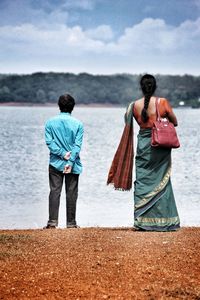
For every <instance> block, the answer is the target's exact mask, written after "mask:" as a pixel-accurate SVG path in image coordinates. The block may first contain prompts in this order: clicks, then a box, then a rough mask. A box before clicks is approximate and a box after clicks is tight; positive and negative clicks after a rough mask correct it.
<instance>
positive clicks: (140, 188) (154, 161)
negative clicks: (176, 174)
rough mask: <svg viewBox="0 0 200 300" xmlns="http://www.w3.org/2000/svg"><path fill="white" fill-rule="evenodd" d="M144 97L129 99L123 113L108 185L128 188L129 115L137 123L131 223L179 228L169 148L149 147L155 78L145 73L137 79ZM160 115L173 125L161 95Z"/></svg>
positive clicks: (130, 163)
mask: <svg viewBox="0 0 200 300" xmlns="http://www.w3.org/2000/svg"><path fill="white" fill-rule="evenodd" d="M140 85H141V89H142V92H143V94H144V97H143V98H141V99H139V100H137V101H135V102H132V103H131V104H130V105H129V107H128V109H127V112H126V114H125V122H126V125H125V128H124V132H123V135H122V138H121V141H120V144H119V147H118V149H117V152H116V154H115V157H114V159H113V162H112V165H111V168H110V171H109V175H108V182H107V183H108V184H109V183H113V184H114V187H115V188H116V189H122V190H130V189H131V185H132V167H133V117H134V118H135V120H136V122H137V123H138V125H139V126H140V131H139V134H138V140H137V151H136V157H135V169H136V179H135V182H134V226H135V228H137V229H139V230H154V231H172V230H176V229H178V228H179V227H180V220H179V216H178V212H177V208H176V203H175V199H174V194H173V190H172V184H171V180H170V176H171V149H170V148H163V147H152V146H151V130H152V126H153V123H154V121H156V118H157V114H156V97H155V96H154V92H155V90H156V80H155V78H154V77H153V76H152V75H149V74H146V75H144V76H143V77H142V78H141V81H140ZM158 109H159V112H160V116H161V117H165V118H168V119H169V121H170V122H172V123H173V124H174V126H177V119H176V116H175V114H174V112H173V110H172V108H171V106H170V104H169V102H168V101H167V100H166V99H165V98H159V100H158Z"/></svg>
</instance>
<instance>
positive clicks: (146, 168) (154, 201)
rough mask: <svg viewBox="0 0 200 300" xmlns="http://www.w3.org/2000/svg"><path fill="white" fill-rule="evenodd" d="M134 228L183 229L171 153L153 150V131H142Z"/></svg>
mask: <svg viewBox="0 0 200 300" xmlns="http://www.w3.org/2000/svg"><path fill="white" fill-rule="evenodd" d="M135 168H136V180H135V182H134V204H135V206H134V226H135V227H136V228H138V229H141V230H154V231H171V230H176V229H178V228H179V227H180V220H179V216H178V212H177V208H176V203H175V199H174V194H173V190H172V185H171V180H170V175H171V149H168V148H159V147H152V146H151V129H143V130H140V131H139V134H138V143H137V153H136V158H135Z"/></svg>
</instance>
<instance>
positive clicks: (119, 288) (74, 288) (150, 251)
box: [0, 227, 200, 300]
mask: <svg viewBox="0 0 200 300" xmlns="http://www.w3.org/2000/svg"><path fill="white" fill-rule="evenodd" d="M199 245H200V228H198V227H196V228H182V229H181V230H180V231H178V232H168V233H166V232H138V231H134V230H132V229H129V228H114V229H112V228H110V229H109V228H80V229H48V230H13V231H9V230H1V231H0V299H20V300H21V299H48V300H49V299H50V300H51V299H70V300H71V299H72V300H73V299H75V300H80V299H95V300H96V299H124V300H128V299H139V300H140V299H151V300H153V299H196V300H197V299H200V253H199Z"/></svg>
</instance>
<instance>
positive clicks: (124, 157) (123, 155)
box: [107, 102, 134, 191]
mask: <svg viewBox="0 0 200 300" xmlns="http://www.w3.org/2000/svg"><path fill="white" fill-rule="evenodd" d="M133 107H134V102H132V103H131V104H130V105H129V106H128V109H127V111H126V113H125V127H124V130H123V133H122V137H121V140H120V143H119V146H118V148H117V151H116V153H115V155H114V158H113V161H112V164H111V167H110V170H109V173H108V179H107V184H113V185H114V188H115V189H119V190H123V191H128V190H130V189H131V188H132V172H133V157H134V153H133Z"/></svg>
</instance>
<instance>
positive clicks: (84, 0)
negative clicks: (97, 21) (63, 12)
mask: <svg viewBox="0 0 200 300" xmlns="http://www.w3.org/2000/svg"><path fill="white" fill-rule="evenodd" d="M94 6H95V0H68V1H66V2H65V3H64V4H63V5H62V7H63V8H67V9H76V8H79V9H84V10H92V9H93V8H94Z"/></svg>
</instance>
